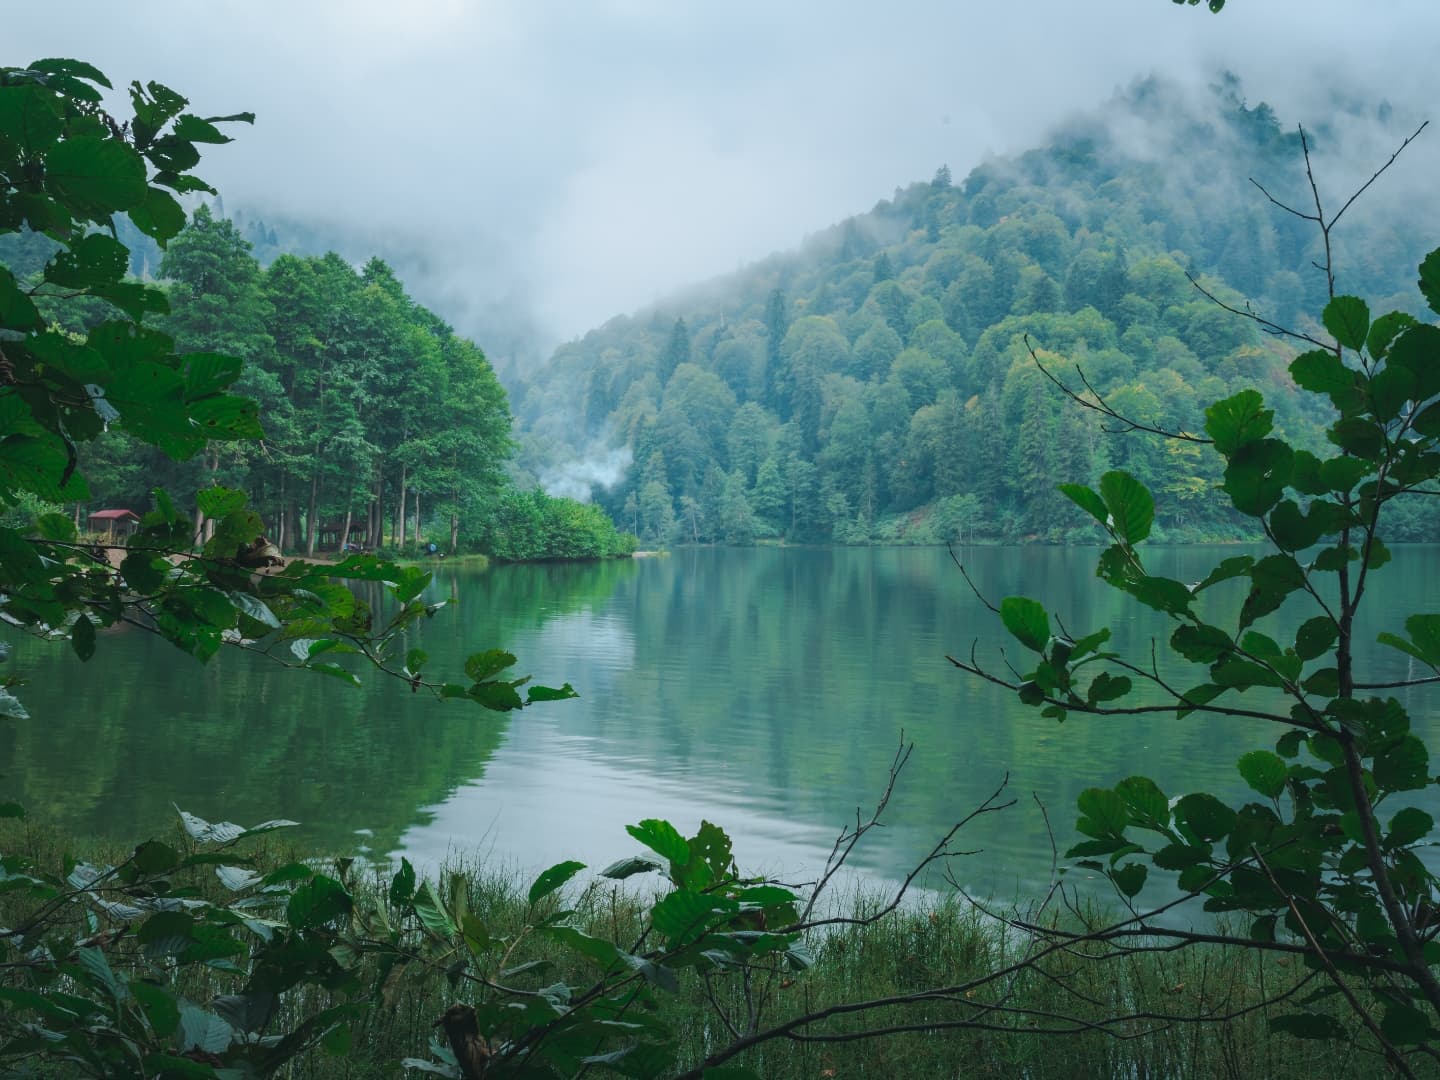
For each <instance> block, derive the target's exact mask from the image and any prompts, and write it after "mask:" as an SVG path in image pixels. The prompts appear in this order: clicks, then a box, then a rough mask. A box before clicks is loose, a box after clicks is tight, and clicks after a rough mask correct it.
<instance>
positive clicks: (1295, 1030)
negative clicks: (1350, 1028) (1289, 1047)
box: [1268, 1013, 1349, 1039]
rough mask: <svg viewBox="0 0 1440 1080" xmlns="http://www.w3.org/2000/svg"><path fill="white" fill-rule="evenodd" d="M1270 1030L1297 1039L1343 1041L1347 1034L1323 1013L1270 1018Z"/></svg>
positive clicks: (1332, 1018) (1294, 1014) (1334, 1020)
mask: <svg viewBox="0 0 1440 1080" xmlns="http://www.w3.org/2000/svg"><path fill="white" fill-rule="evenodd" d="M1268 1022H1269V1024H1270V1030H1271V1031H1272V1032H1280V1033H1281V1034H1283V1035H1293V1036H1294V1037H1295V1038H1297V1039H1345V1038H1348V1037H1349V1036H1348V1034H1347V1032H1346V1030H1345V1028H1344V1026H1343V1025H1342V1024H1340V1022H1339V1021H1337V1020H1336V1019H1335V1018H1334V1017H1333V1016H1328V1015H1326V1014H1324V1013H1293V1014H1291V1015H1289V1016H1272V1017H1270V1019H1269V1021H1268Z"/></svg>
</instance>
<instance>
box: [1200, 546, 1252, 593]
mask: <svg viewBox="0 0 1440 1080" xmlns="http://www.w3.org/2000/svg"><path fill="white" fill-rule="evenodd" d="M1253 565H1255V556H1253V555H1232V556H1231V557H1230V558H1228V559H1224V560H1222V561H1221V563H1220V565H1219V566H1217V567H1216V568H1215V569H1214V570H1211V571H1210V573H1208V574H1206V575H1205V577H1204V578H1203V579H1202V580H1201V582H1200V584H1198V585H1196V586H1195V589H1194V591H1195V592H1197V593H1198V592H1200V591H1202V590H1204V589H1208V588H1210V586H1211V585H1215V584H1218V583H1219V582H1221V581H1229V580H1230V579H1232V578H1237V577H1243V576H1244V575H1246V574H1248V573H1249V572H1250V567H1252V566H1253Z"/></svg>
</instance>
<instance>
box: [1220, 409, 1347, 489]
mask: <svg viewBox="0 0 1440 1080" xmlns="http://www.w3.org/2000/svg"><path fill="white" fill-rule="evenodd" d="M1257 396H1258V395H1257ZM1342 422H1343V421H1342ZM1293 457H1294V452H1293V451H1292V450H1291V449H1290V446H1289V445H1288V444H1287V443H1283V442H1281V441H1280V440H1278V439H1260V440H1258V441H1252V442H1247V443H1245V444H1244V445H1242V446H1240V447H1238V448H1236V450H1235V451H1234V452H1233V453H1232V454H1231V455H1230V464H1229V465H1227V466H1226V467H1225V483H1224V485H1223V486H1224V489H1225V492H1226V494H1228V495H1229V496H1230V501H1231V502H1232V503H1234V504H1235V509H1236V510H1239V511H1240V512H1241V513H1242V514H1246V515H1248V516H1250V517H1259V516H1260V515H1262V514H1265V513H1267V512H1268V511H1269V510H1270V508H1271V507H1272V506H1274V505H1275V504H1276V503H1277V502H1279V501H1280V497H1281V495H1283V494H1284V492H1285V485H1286V483H1287V482H1288V481H1289V479H1290V464H1291V460H1292V458H1293Z"/></svg>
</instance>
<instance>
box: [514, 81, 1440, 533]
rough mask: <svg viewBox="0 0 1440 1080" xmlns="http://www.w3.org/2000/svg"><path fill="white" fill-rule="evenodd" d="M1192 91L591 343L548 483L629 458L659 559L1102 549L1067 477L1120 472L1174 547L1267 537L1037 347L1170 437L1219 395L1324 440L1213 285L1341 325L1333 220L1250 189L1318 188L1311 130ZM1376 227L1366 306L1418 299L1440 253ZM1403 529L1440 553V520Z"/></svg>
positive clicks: (1352, 285) (1194, 461)
mask: <svg viewBox="0 0 1440 1080" xmlns="http://www.w3.org/2000/svg"><path fill="white" fill-rule="evenodd" d="M1179 98H1180V95H1179V94H1178V93H1177V92H1172V91H1171V90H1169V89H1167V88H1166V87H1165V86H1164V85H1162V84H1159V83H1154V82H1151V83H1146V84H1143V85H1140V86H1138V87H1136V88H1135V89H1134V90H1132V91H1131V92H1130V93H1129V95H1128V96H1127V98H1126V99H1125V100H1123V101H1119V102H1116V103H1114V104H1113V105H1112V107H1111V109H1110V111H1109V113H1107V115H1106V116H1105V117H1104V118H1103V120H1101V119H1097V120H1095V121H1093V122H1076V123H1073V124H1072V125H1070V127H1069V128H1067V129H1066V130H1065V131H1063V132H1062V133H1061V134H1059V135H1057V136H1056V137H1055V138H1054V139H1053V140H1052V141H1051V142H1050V144H1049V145H1047V146H1045V147H1044V148H1042V149H1037V150H1035V151H1032V152H1030V153H1027V154H1024V155H1022V156H1020V157H1018V158H1014V159H1010V160H1003V161H997V162H992V163H989V164H986V165H984V166H982V167H980V168H977V169H976V170H974V171H973V172H972V173H971V174H970V175H969V176H968V177H967V178H966V179H965V180H964V182H963V183H961V184H958V185H957V184H954V183H952V178H951V175H950V170H949V169H948V168H941V169H940V170H939V171H938V172H937V173H936V174H935V176H934V177H933V178H932V179H931V180H930V181H929V182H926V183H917V184H912V185H911V186H909V187H908V188H905V189H904V190H899V191H897V192H896V193H895V197H894V199H893V200H888V201H883V202H881V203H880V204H879V205H877V206H876V207H875V208H874V209H873V210H872V211H871V212H869V213H868V214H863V215H860V216H858V217H855V218H852V219H850V220H848V221H846V222H843V223H842V224H840V225H838V226H836V227H834V228H832V229H829V230H827V231H826V232H824V233H822V234H820V235H818V236H816V237H813V238H812V239H811V240H810V241H809V242H808V243H807V244H806V246H805V247H804V248H803V249H802V250H801V251H799V252H797V253H793V254H789V255H781V256H774V257H771V258H769V259H766V260H764V261H763V262H760V263H758V264H756V265H754V266H752V267H750V268H748V269H746V270H744V271H741V272H739V273H737V274H735V275H732V276H731V277H728V278H726V279H723V280H721V281H718V282H716V283H713V284H711V285H708V286H704V287H701V288H699V289H696V290H692V291H691V292H690V293H688V294H685V295H683V296H680V297H678V298H676V299H674V300H673V301H670V302H668V303H665V304H662V305H660V306H658V307H657V308H655V309H654V310H652V311H650V312H648V313H645V314H642V315H640V316H636V317H620V318H616V319H613V320H611V321H610V322H608V323H606V324H605V325H604V326H603V327H600V328H599V329H597V330H593V331H591V332H590V333H588V334H586V335H585V336H584V337H583V338H582V339H580V340H578V341H574V342H571V343H569V344H567V345H564V346H562V347H561V348H560V349H559V350H558V351H557V352H556V353H555V355H554V357H553V359H552V360H551V361H550V363H549V364H548V365H546V366H545V367H544V368H543V369H541V370H540V371H538V372H536V373H535V374H534V375H533V377H532V379H531V382H530V383H529V385H528V386H526V387H524V388H523V389H520V390H516V391H514V395H515V399H516V401H517V403H518V404H517V409H518V411H519V414H520V416H521V418H522V422H523V435H522V439H523V444H524V446H525V449H526V454H527V455H528V457H529V458H530V459H531V460H530V461H529V462H527V464H529V465H530V466H531V467H532V468H535V469H537V470H539V469H542V468H544V467H546V466H551V465H554V464H556V463H558V462H560V461H563V459H564V456H565V455H566V454H567V453H570V452H572V451H573V452H574V453H575V454H576V455H577V456H578V455H580V454H583V453H585V452H587V451H586V450H585V448H586V447H588V446H590V445H591V444H592V443H593V442H594V441H595V440H608V441H609V442H610V443H611V444H612V445H616V444H624V445H627V446H628V447H630V448H631V450H632V452H633V459H634V463H635V464H634V467H633V468H632V470H631V471H630V474H629V476H628V477H627V478H626V480H625V481H624V482H623V483H622V484H620V485H618V486H617V487H615V488H614V489H612V490H610V491H607V492H602V493H600V496H599V497H600V498H601V500H602V502H603V503H604V505H605V506H606V507H607V508H608V509H609V510H610V512H611V513H612V514H613V515H614V516H615V517H616V519H617V520H618V521H620V522H621V523H622V525H623V527H625V528H629V529H633V530H634V531H635V532H637V533H638V534H639V535H640V536H641V537H642V538H644V539H645V540H646V541H651V542H653V541H663V540H671V539H684V540H693V541H701V542H708V541H717V542H732V543H744V542H748V541H751V540H753V539H755V538H761V537H784V538H786V539H789V540H798V541H827V540H829V541H839V542H844V543H868V542H893V541H902V542H907V541H908V542H917V541H918V542H933V541H941V540H953V539H970V538H993V539H999V540H1007V541H1014V540H1023V539H1031V540H1043V541H1058V542H1064V541H1082V542H1084V541H1093V540H1095V539H1096V538H1097V537H1098V534H1097V533H1096V532H1095V531H1094V529H1093V528H1092V527H1091V526H1088V525H1086V524H1085V520H1084V517H1085V516H1084V515H1083V514H1082V513H1080V512H1078V511H1077V510H1076V509H1075V508H1074V507H1073V506H1072V505H1070V504H1069V503H1068V501H1067V500H1065V499H1064V498H1063V497H1061V496H1060V495H1059V494H1058V493H1057V492H1056V490H1055V485H1056V484H1057V483H1058V482H1060V481H1065V480H1073V481H1080V482H1087V481H1093V480H1094V479H1095V478H1096V477H1097V476H1098V475H1099V474H1100V473H1102V472H1103V471H1105V470H1107V469H1110V468H1117V467H1118V468H1124V469H1127V470H1129V471H1130V472H1132V473H1134V474H1135V475H1136V476H1137V477H1139V478H1140V479H1141V480H1142V481H1144V482H1145V483H1146V484H1147V485H1149V486H1150V487H1151V489H1152V490H1153V491H1154V492H1155V494H1156V497H1157V501H1158V503H1159V514H1160V518H1159V525H1160V533H1161V534H1162V535H1164V536H1166V537H1168V538H1170V539H1221V538H1230V537H1236V536H1240V535H1243V529H1244V528H1245V526H1244V525H1243V523H1242V522H1241V521H1240V520H1239V519H1238V518H1237V517H1236V516H1235V514H1234V512H1233V510H1232V509H1231V508H1230V507H1229V505H1228V500H1226V499H1223V498H1217V497H1216V494H1215V490H1214V489H1215V486H1216V483H1217V481H1218V480H1219V476H1218V473H1217V472H1216V460H1215V459H1214V458H1213V456H1211V455H1206V454H1203V453H1202V452H1201V450H1200V448H1199V447H1198V446H1196V445H1194V444H1187V443H1178V442H1170V441H1165V440H1160V439H1155V438H1150V437H1143V436H1134V435H1131V436H1123V435H1113V434H1106V433H1105V432H1104V431H1103V430H1101V425H1100V424H1099V422H1098V420H1097V417H1096V415H1095V414H1094V413H1086V412H1085V411H1084V410H1082V409H1080V408H1078V407H1077V406H1076V405H1074V404H1073V403H1072V402H1070V401H1068V400H1066V398H1065V397H1064V395H1063V394H1061V393H1060V392H1059V391H1058V390H1057V389H1056V387H1055V386H1053V385H1052V384H1051V383H1050V382H1049V381H1047V379H1046V378H1045V377H1044V375H1043V374H1042V373H1041V371H1040V370H1039V368H1038V367H1037V365H1036V364H1035V362H1034V360H1033V359H1032V357H1031V355H1030V347H1031V346H1033V347H1034V349H1035V350H1036V353H1037V355H1038V356H1039V357H1040V358H1041V360H1042V361H1043V362H1045V364H1046V366H1047V367H1049V368H1050V370H1051V371H1052V372H1054V373H1055V375H1057V376H1058V377H1059V378H1061V379H1063V380H1065V381H1066V383H1067V384H1069V385H1070V386H1072V387H1074V388H1075V389H1076V390H1078V391H1084V387H1083V385H1082V383H1081V379H1080V373H1081V372H1082V371H1083V373H1084V376H1085V378H1086V379H1087V380H1088V383H1089V386H1090V387H1091V388H1092V391H1093V393H1098V394H1099V395H1101V396H1103V397H1104V399H1105V400H1106V401H1107V402H1108V403H1109V404H1110V405H1111V406H1112V407H1114V408H1115V409H1116V410H1118V411H1119V412H1121V413H1123V414H1125V415H1126V416H1128V417H1131V418H1133V419H1135V420H1136V421H1138V422H1141V423H1144V424H1149V425H1154V426H1159V427H1164V428H1167V429H1172V430H1188V431H1192V432H1198V431H1200V430H1202V428H1203V424H1204V416H1203V411H1202V410H1203V405H1204V404H1205V403H1208V402H1210V401H1214V400H1218V399H1220V398H1222V397H1225V396H1226V395H1228V394H1230V393H1233V392H1235V391H1236V390H1238V389H1240V388H1242V387H1250V386H1254V387H1258V388H1259V389H1261V390H1262V392H1263V393H1264V394H1265V397H1266V400H1267V402H1268V404H1269V405H1270V406H1272V407H1273V408H1274V409H1275V410H1276V414H1277V426H1278V427H1280V428H1281V429H1282V430H1283V432H1284V433H1285V434H1286V436H1287V437H1289V438H1290V439H1291V440H1293V441H1298V444H1299V445H1314V444H1318V443H1319V442H1320V440H1322V439H1323V435H1322V428H1323V423H1324V422H1326V421H1325V418H1324V417H1322V416H1321V415H1319V414H1318V413H1311V412H1306V411H1305V409H1306V406H1305V405H1304V404H1302V403H1301V402H1300V400H1299V399H1298V398H1297V396H1296V395H1295V394H1294V392H1293V391H1294V388H1293V386H1292V384H1291V382H1290V379H1289V375H1288V373H1287V370H1286V367H1287V364H1288V359H1289V357H1290V356H1291V355H1292V354H1291V353H1290V351H1288V348H1287V346H1286V345H1285V344H1284V343H1283V341H1277V339H1275V338H1273V337H1268V336H1266V335H1264V334H1263V333H1261V331H1260V330H1259V328H1258V327H1257V325H1256V324H1255V323H1254V322H1251V321H1247V320H1246V319H1244V318H1242V317H1238V316H1236V315H1234V314H1231V313H1229V312H1227V311H1224V310H1222V308H1221V307H1219V306H1218V305H1217V304H1216V303H1215V302H1214V301H1213V300H1211V299H1208V298H1206V297H1205V296H1204V295H1202V294H1201V292H1199V291H1198V290H1197V289H1196V287H1195V286H1194V285H1193V284H1192V283H1191V281H1190V280H1188V279H1187V276H1186V271H1187V269H1189V270H1190V271H1191V272H1193V273H1195V274H1196V275H1197V277H1198V279H1199V281H1200V283H1201V284H1202V285H1204V286H1205V288H1206V289H1208V290H1209V291H1211V292H1212V293H1213V294H1215V296H1217V297H1218V298H1220V299H1222V300H1225V301H1226V302H1228V303H1231V304H1233V305H1237V306H1243V305H1244V304H1245V303H1246V302H1247V301H1248V302H1253V303H1254V305H1255V307H1256V309H1257V310H1259V311H1262V312H1264V313H1265V314H1266V315H1267V316H1269V317H1272V318H1274V319H1276V320H1278V321H1280V322H1284V323H1290V324H1295V325H1297V326H1298V328H1300V329H1310V330H1313V331H1315V332H1316V333H1319V334H1323V333H1324V331H1323V329H1319V328H1318V327H1317V324H1316V322H1315V315H1316V314H1317V313H1318V312H1319V311H1320V309H1321V308H1322V307H1323V305H1324V301H1325V298H1326V295H1325V280H1324V275H1323V274H1320V273H1318V272H1314V271H1312V270H1310V264H1311V262H1312V260H1314V259H1316V258H1319V257H1321V255H1322V254H1323V253H1322V252H1320V251H1319V249H1318V247H1317V245H1318V244H1319V238H1318V236H1317V235H1316V233H1315V230H1314V229H1313V228H1311V227H1310V226H1309V223H1307V222H1305V221H1302V220H1299V219H1298V218H1295V217H1293V216H1290V215H1286V214H1283V213H1279V212H1277V211H1276V210H1275V208H1274V207H1272V206H1270V204H1269V203H1268V202H1267V201H1266V200H1265V199H1264V198H1263V197H1262V196H1260V194H1259V193H1258V192H1256V191H1255V189H1254V188H1253V187H1252V186H1250V185H1249V184H1248V183H1247V181H1246V177H1248V176H1252V175H1253V176H1257V177H1264V178H1266V180H1267V183H1268V184H1270V185H1272V186H1273V189H1274V190H1276V191H1281V192H1290V191H1304V190H1308V189H1305V188H1304V183H1305V181H1304V176H1303V172H1302V171H1301V169H1302V162H1301V158H1300V152H1299V146H1298V139H1297V137H1296V136H1294V135H1292V134H1286V133H1285V132H1283V131H1282V130H1281V128H1280V125H1279V123H1278V121H1277V120H1276V118H1275V117H1274V115H1273V114H1272V112H1271V111H1270V110H1269V108H1268V107H1266V106H1264V105H1260V106H1256V107H1254V108H1251V107H1247V106H1246V105H1245V104H1244V103H1243V101H1242V100H1241V99H1240V97H1239V92H1238V88H1237V87H1236V86H1234V85H1233V84H1230V83H1226V84H1224V85H1222V86H1220V87H1217V88H1216V97H1215V99H1214V100H1213V101H1212V102H1211V113H1210V114H1209V115H1206V116H1204V117H1201V118H1197V117H1195V116H1194V115H1193V114H1189V113H1186V112H1185V109H1184V108H1183V107H1182V104H1181V103H1180V101H1179ZM1122 112H1124V113H1128V117H1127V119H1128V120H1133V121H1134V122H1135V123H1147V124H1149V125H1150V127H1151V130H1152V131H1153V132H1154V133H1155V134H1156V138H1157V139H1159V140H1162V141H1160V142H1157V143H1156V144H1155V145H1153V146H1150V147H1149V149H1150V150H1151V153H1152V156H1150V157H1148V158H1145V159H1140V158H1138V157H1135V156H1133V154H1132V153H1131V152H1130V151H1128V150H1127V149H1126V147H1125V146H1122V145H1120V143H1119V142H1118V140H1117V139H1115V138H1114V137H1112V135H1111V134H1110V132H1111V131H1112V130H1114V124H1113V122H1114V120H1115V118H1116V115H1117V114H1119V113H1122ZM1182 120H1183V121H1184V122H1181V121H1182ZM1323 137H1324V133H1323V132H1322V133H1321V135H1320V138H1322V139H1323ZM1163 140H1169V142H1168V143H1167V142H1165V141H1163ZM1347 228H1353V229H1356V230H1357V231H1356V232H1352V233H1351V234H1350V237H1349V240H1350V243H1349V246H1348V247H1347V248H1346V249H1345V250H1344V251H1342V252H1340V254H1339V258H1340V262H1339V265H1340V267H1341V273H1342V279H1341V280H1342V285H1343V287H1344V288H1345V290H1346V291H1351V292H1357V293H1361V294H1364V295H1368V296H1370V297H1372V298H1374V299H1376V300H1377V302H1378V303H1379V305H1380V310H1384V309H1385V308H1386V307H1394V306H1403V305H1405V304H1409V303H1411V300H1410V299H1409V298H1408V296H1406V294H1408V293H1411V292H1413V290H1412V289H1410V288H1409V279H1410V278H1411V277H1413V269H1414V267H1415V265H1416V263H1417V261H1418V259H1419V257H1420V255H1421V254H1423V248H1422V247H1421V246H1418V245H1421V244H1422V240H1421V238H1417V237H1415V236H1414V235H1413V234H1412V233H1410V232H1407V231H1406V230H1405V229H1403V228H1402V227H1401V226H1400V225H1399V224H1395V225H1391V226H1387V225H1386V224H1385V223H1384V222H1383V220H1377V219H1376V217H1375V216H1373V215H1372V217H1371V218H1370V219H1368V220H1365V221H1353V222H1351V223H1349V224H1347ZM1397 293H1399V294H1401V296H1402V297H1405V299H1403V300H1401V301H1400V302H1398V303H1397V301H1396V300H1395V299H1394V294H1397ZM1027 340H1028V345H1027ZM1085 392H1090V391H1085ZM1093 393H1092V396H1093ZM1112 426H1113V425H1112ZM1432 502H1433V500H1432ZM1397 530H1398V533H1397V535H1396V536H1395V537H1394V539H1434V538H1436V537H1437V536H1440V516H1437V512H1436V511H1435V510H1432V509H1431V508H1429V507H1424V506H1421V507H1418V508H1416V509H1415V510H1414V512H1413V513H1411V515H1410V516H1409V517H1407V518H1405V519H1404V520H1402V521H1399V522H1397Z"/></svg>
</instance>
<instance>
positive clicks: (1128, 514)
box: [1100, 469, 1155, 547]
mask: <svg viewBox="0 0 1440 1080" xmlns="http://www.w3.org/2000/svg"><path fill="white" fill-rule="evenodd" d="M1100 496H1101V498H1102V499H1103V500H1104V501H1105V507H1106V509H1108V510H1109V511H1110V518H1111V522H1112V525H1111V527H1112V528H1113V529H1114V530H1115V535H1116V536H1117V537H1119V538H1120V540H1121V541H1123V542H1124V543H1126V544H1129V545H1130V546H1132V547H1133V546H1134V545H1136V544H1138V543H1139V542H1140V541H1142V540H1144V539H1145V538H1146V537H1147V536H1149V535H1150V526H1151V525H1152V524H1153V523H1154V521H1155V500H1154V499H1152V498H1151V497H1150V492H1149V491H1148V490H1147V489H1146V487H1145V485H1144V484H1142V483H1140V481H1139V480H1136V479H1135V478H1134V477H1133V476H1131V475H1130V474H1129V473H1127V472H1122V471H1120V470H1118V469H1117V470H1113V471H1111V472H1107V473H1106V474H1105V475H1104V476H1102V477H1101V478H1100Z"/></svg>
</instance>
